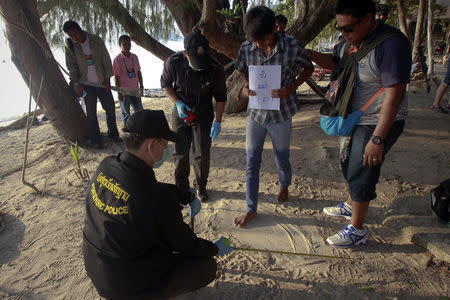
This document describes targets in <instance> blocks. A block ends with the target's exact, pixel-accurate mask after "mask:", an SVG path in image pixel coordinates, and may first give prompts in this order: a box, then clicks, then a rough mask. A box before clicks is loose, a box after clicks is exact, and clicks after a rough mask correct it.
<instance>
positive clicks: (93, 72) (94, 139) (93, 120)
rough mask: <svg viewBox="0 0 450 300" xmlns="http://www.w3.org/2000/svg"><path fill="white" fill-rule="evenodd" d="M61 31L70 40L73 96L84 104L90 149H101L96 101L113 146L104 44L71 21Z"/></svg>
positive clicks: (68, 63) (107, 58)
mask: <svg viewBox="0 0 450 300" xmlns="http://www.w3.org/2000/svg"><path fill="white" fill-rule="evenodd" d="M63 31H64V32H65V33H66V34H67V35H68V36H69V38H68V39H66V43H65V49H64V50H65V57H66V66H67V69H68V70H69V73H70V79H71V82H72V84H73V88H74V91H75V94H76V95H77V97H84V101H85V104H86V114H87V120H88V126H87V127H88V135H89V139H90V146H92V147H94V148H102V147H103V143H102V138H101V135H100V128H99V126H98V119H97V98H98V99H99V100H100V103H101V104H102V107H103V109H104V110H105V112H106V124H107V126H108V137H109V138H110V139H112V140H113V141H114V142H121V139H120V137H119V131H118V130H117V125H116V108H115V106H114V98H113V96H112V93H111V82H110V77H111V76H112V75H113V72H112V64H111V58H110V56H109V53H108V50H107V49H106V47H105V43H104V42H103V40H102V39H101V38H100V37H99V36H97V35H95V34H90V33H88V32H86V31H84V30H82V29H81V27H80V25H78V24H77V23H76V22H74V21H72V20H69V21H67V22H65V23H64V25H63ZM83 91H85V93H86V95H84V93H83Z"/></svg>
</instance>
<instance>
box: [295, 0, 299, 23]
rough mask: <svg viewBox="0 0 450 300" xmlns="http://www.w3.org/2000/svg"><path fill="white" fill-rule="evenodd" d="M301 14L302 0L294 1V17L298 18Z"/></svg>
mask: <svg viewBox="0 0 450 300" xmlns="http://www.w3.org/2000/svg"><path fill="white" fill-rule="evenodd" d="M299 16H300V0H295V1H294V18H295V19H298V17H299Z"/></svg>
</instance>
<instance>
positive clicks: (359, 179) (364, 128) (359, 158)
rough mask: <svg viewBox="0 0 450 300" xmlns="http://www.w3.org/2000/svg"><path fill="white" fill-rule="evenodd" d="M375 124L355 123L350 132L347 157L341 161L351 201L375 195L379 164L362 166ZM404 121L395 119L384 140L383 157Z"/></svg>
mask: <svg viewBox="0 0 450 300" xmlns="http://www.w3.org/2000/svg"><path fill="white" fill-rule="evenodd" d="M375 127H376V126H375V125H357V126H356V127H355V130H354V131H353V134H352V139H351V142H350V143H351V144H350V146H349V147H350V153H349V156H348V158H347V159H346V160H345V161H343V162H341V168H342V173H343V175H344V178H345V180H346V181H347V183H348V188H349V192H350V196H351V198H352V200H353V201H356V202H366V201H371V200H373V199H375V198H376V197H377V194H376V193H375V188H376V185H377V183H378V179H379V178H380V171H381V166H382V164H383V162H381V164H379V165H376V166H374V167H370V166H368V165H366V166H363V154H364V152H365V148H366V145H367V143H368V142H369V140H370V138H371V136H372V133H373V131H374V130H375ZM404 127H405V121H404V120H399V121H395V122H394V124H393V125H392V127H391V129H390V130H389V132H388V134H387V136H386V139H385V141H384V155H383V161H384V157H385V156H386V154H387V152H388V151H389V149H391V147H392V146H393V145H394V144H395V142H396V141H397V139H398V137H399V136H400V135H401V134H402V132H403V128H404Z"/></svg>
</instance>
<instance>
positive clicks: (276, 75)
mask: <svg viewBox="0 0 450 300" xmlns="http://www.w3.org/2000/svg"><path fill="white" fill-rule="evenodd" d="M248 80H249V88H250V89H251V90H253V91H255V93H256V96H250V97H249V101H248V106H249V107H250V108H255V109H269V110H280V98H272V97H271V92H272V90H275V89H279V88H280V87H281V66H280V65H270V66H253V65H251V66H248Z"/></svg>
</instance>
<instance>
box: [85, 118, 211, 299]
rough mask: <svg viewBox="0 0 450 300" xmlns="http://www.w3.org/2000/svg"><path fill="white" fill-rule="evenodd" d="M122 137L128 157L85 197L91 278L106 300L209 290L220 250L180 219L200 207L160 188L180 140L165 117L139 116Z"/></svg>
mask: <svg viewBox="0 0 450 300" xmlns="http://www.w3.org/2000/svg"><path fill="white" fill-rule="evenodd" d="M123 131H124V132H125V134H124V138H123V141H124V144H125V147H126V151H124V152H122V153H120V154H118V155H116V156H110V157H107V158H105V159H104V160H103V161H102V162H101V163H100V166H99V167H98V169H97V171H96V173H95V174H94V176H93V179H92V181H91V184H90V185H89V188H88V193H87V196H86V218H85V225H84V230H83V255H84V262H85V267H86V272H87V274H88V276H89V277H90V278H91V280H92V282H93V284H94V286H95V287H96V289H97V291H98V293H99V294H100V295H101V296H102V297H105V298H107V299H121V300H122V299H149V298H158V299H159V298H168V297H173V296H176V295H179V294H182V293H186V292H189V291H193V290H196V289H198V288H201V287H203V286H206V285H207V284H209V283H210V282H212V281H213V280H214V279H215V277H216V269H217V263H216V261H215V260H214V258H213V256H214V255H216V254H217V252H218V247H217V246H216V245H215V244H213V243H211V242H209V241H206V240H204V239H201V238H198V237H196V235H195V234H194V233H193V232H192V230H191V229H190V228H189V226H188V225H187V224H186V223H184V222H183V218H182V214H181V208H182V205H187V204H189V205H190V206H191V214H195V213H198V211H199V210H200V208H201V205H200V201H199V200H198V199H197V198H196V197H195V196H194V195H193V194H192V193H190V192H189V191H181V190H179V189H178V188H177V187H176V186H175V185H170V184H164V183H159V182H158V181H157V180H156V178H155V173H154V171H153V169H154V168H157V167H159V166H160V165H161V164H162V163H163V162H164V160H165V158H166V157H167V155H168V151H167V144H168V141H172V142H175V141H177V142H180V141H179V139H180V136H178V135H177V134H176V133H174V132H173V131H171V130H170V129H169V125H168V124H167V120H166V118H165V116H164V112H163V111H151V110H142V111H138V112H136V113H135V114H133V115H132V116H131V117H130V118H129V119H128V120H127V122H126V124H125V127H124V129H123ZM181 142H183V141H181Z"/></svg>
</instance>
